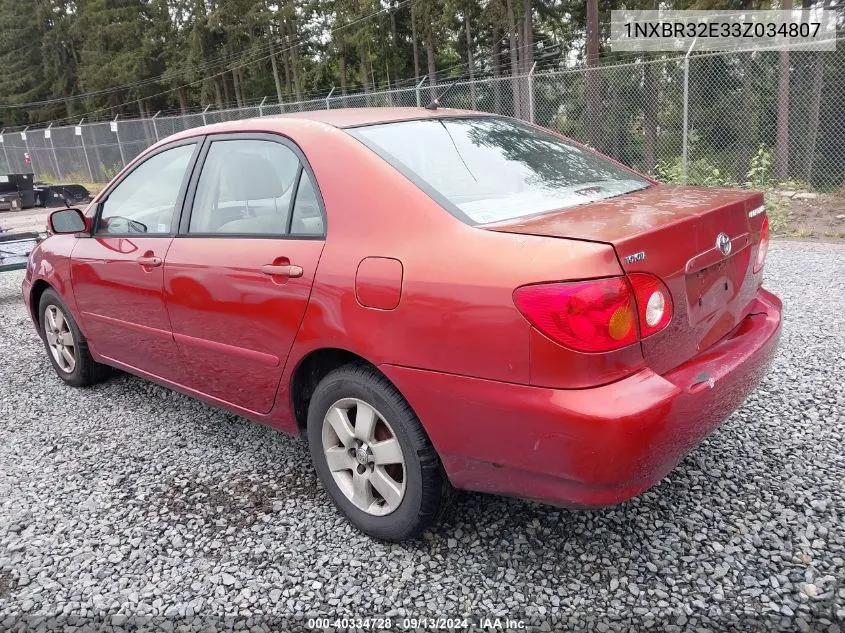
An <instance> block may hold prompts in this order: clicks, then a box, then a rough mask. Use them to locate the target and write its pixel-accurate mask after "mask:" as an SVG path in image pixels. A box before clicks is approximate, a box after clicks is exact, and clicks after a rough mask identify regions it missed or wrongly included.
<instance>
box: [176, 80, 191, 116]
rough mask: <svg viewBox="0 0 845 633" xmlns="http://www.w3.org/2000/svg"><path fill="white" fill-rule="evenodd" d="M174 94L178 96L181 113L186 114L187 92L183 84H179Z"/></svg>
mask: <svg viewBox="0 0 845 633" xmlns="http://www.w3.org/2000/svg"><path fill="white" fill-rule="evenodd" d="M176 94H177V95H178V96H179V110H180V111H181V112H182V114H188V92H187V91H186V90H185V86H180V87H179V90H177V91H176Z"/></svg>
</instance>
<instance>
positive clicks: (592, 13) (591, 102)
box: [586, 0, 601, 148]
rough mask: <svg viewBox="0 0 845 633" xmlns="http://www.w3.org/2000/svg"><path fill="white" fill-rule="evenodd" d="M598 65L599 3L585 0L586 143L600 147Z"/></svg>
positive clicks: (593, 0) (599, 77) (595, 0)
mask: <svg viewBox="0 0 845 633" xmlns="http://www.w3.org/2000/svg"><path fill="white" fill-rule="evenodd" d="M598 65H599V3H598V0H587V77H586V80H587V81H586V91H587V94H586V97H587V139H588V140H587V142H588V143H589V144H590V145H592V146H593V147H595V148H600V147H601V76H600V75H599V71H598Z"/></svg>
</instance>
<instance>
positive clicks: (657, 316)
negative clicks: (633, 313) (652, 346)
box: [628, 273, 672, 338]
mask: <svg viewBox="0 0 845 633" xmlns="http://www.w3.org/2000/svg"><path fill="white" fill-rule="evenodd" d="M628 281H630V282H631V287H632V288H633V289H634V296H635V297H636V300H637V313H638V315H639V320H640V336H641V337H642V338H645V337H646V336H650V335H652V334H654V333H655V332H659V331H660V330H662V329H663V328H665V327H666V326H667V325H669V321H671V320H672V296H671V295H670V294H669V289H668V288H667V287H666V285H665V284H664V283H663V282H662V281H660V279H658V278H657V277H655V276H654V275H649V274H646V273H631V274H630V275H628Z"/></svg>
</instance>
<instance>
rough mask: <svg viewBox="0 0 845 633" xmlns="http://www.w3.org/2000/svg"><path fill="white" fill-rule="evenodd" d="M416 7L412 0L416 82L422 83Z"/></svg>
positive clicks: (412, 39)
mask: <svg viewBox="0 0 845 633" xmlns="http://www.w3.org/2000/svg"><path fill="white" fill-rule="evenodd" d="M416 14H417V11H416V7H415V5H414V3H413V0H412V1H411V45H412V46H413V48H414V82H415V83H416V85H419V83H420V50H419V47H418V46H417V41H418V39H419V38H417V18H416Z"/></svg>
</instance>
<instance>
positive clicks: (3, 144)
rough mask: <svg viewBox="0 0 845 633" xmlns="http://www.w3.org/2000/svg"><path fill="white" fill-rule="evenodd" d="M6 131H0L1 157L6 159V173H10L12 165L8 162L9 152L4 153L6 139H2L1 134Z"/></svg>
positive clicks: (4, 129)
mask: <svg viewBox="0 0 845 633" xmlns="http://www.w3.org/2000/svg"><path fill="white" fill-rule="evenodd" d="M5 131H6V128H3V129H2V130H0V145H2V146H3V156H4V157H5V159H6V170H7V171H6V173H8V174H11V173H12V163H10V162H9V152H7V151H6V139H5V138H4V137H3V133H4V132H5Z"/></svg>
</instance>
